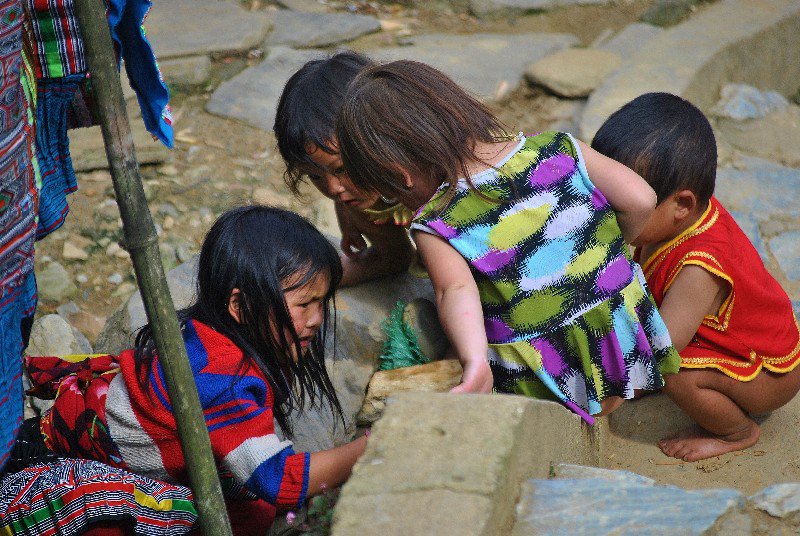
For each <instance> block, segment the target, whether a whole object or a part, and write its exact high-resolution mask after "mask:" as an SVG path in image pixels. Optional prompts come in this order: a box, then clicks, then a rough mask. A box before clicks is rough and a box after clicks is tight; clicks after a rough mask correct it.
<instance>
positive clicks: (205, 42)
mask: <svg viewBox="0 0 800 536" xmlns="http://www.w3.org/2000/svg"><path fill="white" fill-rule="evenodd" d="M145 28H147V37H148V38H149V39H150V43H151V44H152V46H153V49H154V50H155V53H156V56H158V59H159V60H163V59H166V58H172V57H176V56H197V55H200V54H208V53H211V52H228V51H246V50H249V49H251V48H256V47H258V46H260V44H261V42H262V41H263V40H264V37H266V35H267V32H268V31H269V28H270V22H269V19H268V18H267V16H266V14H265V13H264V12H261V11H245V10H244V9H242V7H241V6H240V5H239V3H238V2H235V1H232V0H224V1H220V0H169V2H156V3H155V5H154V6H153V9H152V10H151V11H150V13H149V14H148V16H147V21H146V23H145Z"/></svg>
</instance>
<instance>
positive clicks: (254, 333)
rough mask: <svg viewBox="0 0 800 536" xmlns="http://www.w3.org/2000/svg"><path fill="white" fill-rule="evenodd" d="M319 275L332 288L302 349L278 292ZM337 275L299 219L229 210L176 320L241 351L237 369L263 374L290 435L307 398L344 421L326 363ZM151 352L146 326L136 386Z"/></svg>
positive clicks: (265, 210) (326, 250)
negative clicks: (293, 415) (207, 330)
mask: <svg viewBox="0 0 800 536" xmlns="http://www.w3.org/2000/svg"><path fill="white" fill-rule="evenodd" d="M318 276H329V278H330V286H329V289H328V292H327V293H326V295H325V297H324V300H323V310H324V317H323V322H322V325H321V327H320V329H319V332H318V334H317V336H316V337H314V339H313V340H312V341H311V344H310V345H309V348H308V351H304V350H303V349H302V348H301V346H300V339H299V336H298V334H297V332H296V331H295V329H294V325H293V323H292V319H291V316H290V314H289V310H288V308H287V305H286V300H285V298H284V292H286V291H288V290H293V289H296V288H299V287H302V286H303V285H305V284H307V283H309V282H310V281H313V280H314V279H315V278H316V277H318ZM341 278H342V264H341V261H340V260H339V255H338V254H337V253H336V250H335V248H334V247H333V245H332V244H331V243H330V242H328V240H326V239H325V237H324V236H323V235H322V234H321V233H320V232H319V231H318V230H317V229H316V228H315V227H314V226H313V225H311V224H310V223H309V222H308V221H307V220H305V219H304V218H303V217H301V216H299V215H298V214H295V213H294V212H289V211H287V210H282V209H278V208H272V207H266V206H258V205H253V206H243V207H239V208H234V209H232V210H229V211H227V212H225V213H224V214H223V215H222V216H220V217H219V219H218V220H217V221H216V222H215V223H214V225H213V226H212V227H211V230H209V232H208V234H207V235H206V238H205V240H204V242H203V247H202V248H201V250H200V259H199V261H198V276H197V301H196V302H195V303H194V304H193V305H191V306H190V307H188V308H186V309H183V310H181V311H179V312H178V316H179V319H180V320H181V325H182V326H184V325H185V324H186V322H187V321H189V320H190V319H195V320H198V321H200V322H202V323H203V324H206V325H207V326H209V327H211V328H212V329H214V330H215V331H217V332H219V333H221V334H222V335H224V336H226V337H228V338H229V339H230V340H231V341H232V342H233V343H234V344H235V345H236V346H238V347H239V348H240V349H241V350H242V352H243V353H244V359H243V361H242V363H241V365H240V370H242V371H245V370H247V368H248V367H250V366H252V365H253V364H255V365H256V366H257V367H258V368H259V369H260V370H261V372H262V373H263V374H264V375H265V376H266V378H267V381H268V382H269V384H270V387H271V388H272V389H273V392H274V394H275V405H274V407H273V408H272V409H273V414H274V415H275V419H276V420H277V421H278V424H279V425H280V427H281V429H282V430H283V431H284V432H285V433H286V434H287V435H288V436H290V437H291V435H292V428H291V424H290V422H289V420H288V413H289V412H290V411H291V409H292V408H293V407H294V405H295V404H297V405H298V407H300V408H302V406H303V400H304V399H305V398H306V395H308V398H309V400H310V402H311V404H312V406H313V405H315V404H316V403H317V402H321V401H322V399H326V400H327V402H328V403H329V404H330V406H331V409H332V410H333V411H334V413H335V414H337V415H338V416H339V417H340V418H343V415H342V408H341V405H340V404H339V400H338V398H337V396H336V392H335V391H334V389H333V385H332V384H331V381H330V378H329V377H328V373H327V371H326V369H325V360H324V348H325V335H326V332H327V331H328V327H329V325H330V322H331V320H332V315H331V313H330V305H331V302H332V301H333V298H334V292H335V289H336V287H337V286H338V285H339V282H340V281H341ZM287 285H289V286H288V287H287ZM234 289H238V290H239V292H240V295H239V315H240V316H239V321H238V322H237V321H236V319H234V318H233V317H232V316H231V314H230V313H229V309H228V304H229V301H230V298H231V293H232V292H233V290H234ZM333 318H334V321H335V317H333ZM331 331H333V330H331ZM287 334H288V337H287ZM292 350H294V352H295V354H294V355H297V356H299V357H298V359H297V362H295V360H294V359H293V358H292V354H293V352H292ZM154 352H155V344H154V341H153V336H152V329H150V327H149V326H145V327H144V328H143V329H142V330H141V331H140V332H139V333H138V334H137V336H136V345H135V357H136V361H137V366H138V369H139V372H140V373H139V374H138V375H137V376H138V377H139V379H140V381H146V377H147V375H146V374H142V371H145V370H147V368H148V364H149V363H150V362H151V361H152V359H153V357H154Z"/></svg>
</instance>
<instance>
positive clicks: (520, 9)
mask: <svg viewBox="0 0 800 536" xmlns="http://www.w3.org/2000/svg"><path fill="white" fill-rule="evenodd" d="M609 3H611V2H610V0H470V3H469V8H470V11H471V12H472V13H473V14H475V15H477V16H478V17H493V18H496V17H509V16H515V15H524V14H525V13H530V12H531V11H540V10H543V9H553V8H557V7H564V6H574V5H589V4H609Z"/></svg>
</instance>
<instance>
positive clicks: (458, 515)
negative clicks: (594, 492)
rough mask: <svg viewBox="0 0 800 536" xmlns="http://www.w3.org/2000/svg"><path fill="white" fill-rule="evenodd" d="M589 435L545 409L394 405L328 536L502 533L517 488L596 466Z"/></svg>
mask: <svg viewBox="0 0 800 536" xmlns="http://www.w3.org/2000/svg"><path fill="white" fill-rule="evenodd" d="M596 434H597V431H596V430H593V429H592V428H590V427H589V426H587V425H585V424H584V423H583V422H582V421H581V419H580V418H579V417H578V416H576V415H575V414H573V413H571V412H570V411H569V410H567V409H565V408H564V407H563V406H561V405H560V404H556V403H554V402H545V401H538V400H532V399H529V398H525V397H519V396H509V395H449V394H436V393H407V394H403V395H400V396H397V397H396V398H394V399H391V401H390V403H389V405H388V406H387V408H386V412H385V413H384V416H383V418H382V419H381V420H380V421H378V422H377V423H376V425H375V427H374V428H373V434H372V437H371V439H370V443H369V446H368V447H367V451H366V452H365V454H364V456H362V458H361V460H359V462H358V464H357V465H356V467H355V469H354V471H353V475H352V477H351V478H350V480H349V481H348V483H347V484H346V485H345V487H344V489H343V491H342V495H341V497H340V499H339V502H338V504H337V506H336V513H335V518H334V527H333V534H334V535H335V536H347V535H363V534H378V533H379V534H381V535H382V536H390V535H398V536H399V535H407V534H437V535H447V534H454V535H456V534H457V535H465V536H468V535H476V536H477V535H481V536H483V535H486V536H489V535H500V534H508V533H509V532H510V530H511V527H512V526H513V522H514V508H515V505H516V503H517V499H518V495H519V489H520V483H521V482H523V481H525V480H527V479H530V478H547V476H548V474H549V472H550V466H551V464H554V463H558V462H567V463H579V464H586V465H597V464H598V462H599V446H598V444H597V437H596Z"/></svg>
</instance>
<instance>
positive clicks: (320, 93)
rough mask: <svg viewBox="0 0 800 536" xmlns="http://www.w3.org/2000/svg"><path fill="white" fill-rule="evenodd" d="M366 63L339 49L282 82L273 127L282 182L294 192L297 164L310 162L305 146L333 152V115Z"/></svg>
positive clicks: (298, 178)
mask: <svg viewBox="0 0 800 536" xmlns="http://www.w3.org/2000/svg"><path fill="white" fill-rule="evenodd" d="M370 65H372V61H370V59H369V58H367V57H366V56H362V55H361V54H359V53H357V52H353V51H346V52H340V53H338V54H335V55H333V56H331V57H330V58H327V59H321V60H312V61H309V62H308V63H306V64H305V65H303V66H302V67H301V68H300V69H299V70H298V71H297V72H296V73H294V74H293V75H292V77H291V78H289V80H288V81H287V82H286V86H284V88H283V93H281V98H280V100H279V101H278V108H277V110H276V113H275V124H274V126H273V130H274V131H275V138H276V139H277V141H278V152H280V154H281V157H283V160H284V162H286V173H285V174H284V181H285V182H286V185H287V186H288V187H289V189H290V190H291V191H292V192H293V193H294V194H295V195H296V194H298V188H299V185H300V182H301V181H302V175H303V174H302V172H301V171H300V169H299V168H298V165H299V164H302V163H308V162H310V160H309V158H308V155H307V154H306V149H308V147H309V146H315V147H319V148H320V149H322V150H323V151H325V152H327V153H331V154H333V153H336V149H335V148H334V147H332V146H331V142H333V141H335V139H336V114H338V113H339V108H340V107H341V105H342V101H343V100H344V97H345V93H346V90H347V86H348V85H349V84H350V82H351V81H352V80H353V78H355V77H356V75H357V74H358V73H359V72H361V71H362V70H363V69H364V68H366V67H369V66H370Z"/></svg>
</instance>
